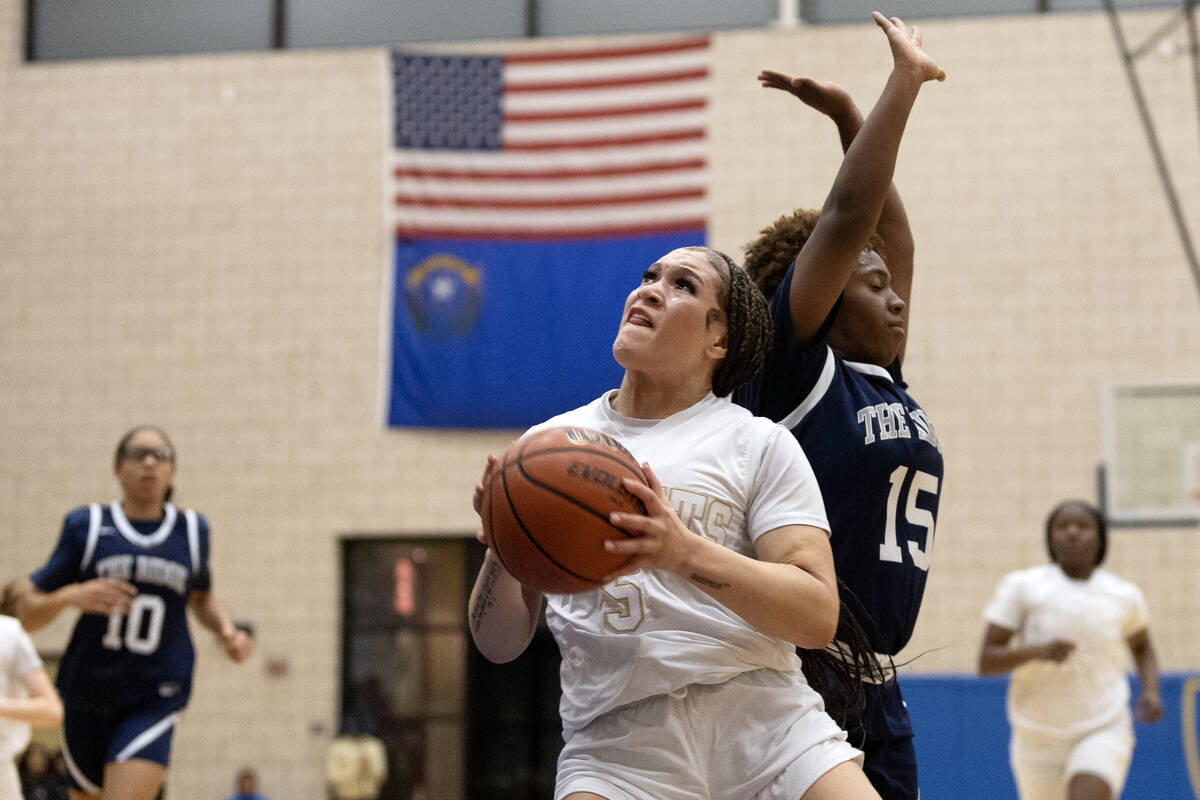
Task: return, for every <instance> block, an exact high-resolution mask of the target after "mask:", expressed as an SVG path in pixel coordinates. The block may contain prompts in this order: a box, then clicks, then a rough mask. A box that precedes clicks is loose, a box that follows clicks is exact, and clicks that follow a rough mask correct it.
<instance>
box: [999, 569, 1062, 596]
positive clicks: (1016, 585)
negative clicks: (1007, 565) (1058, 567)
mask: <svg viewBox="0 0 1200 800" xmlns="http://www.w3.org/2000/svg"><path fill="white" fill-rule="evenodd" d="M1054 572H1055V569H1054V565H1052V564H1038V565H1037V566H1035V567H1025V568H1024V569H1017V570H1013V571H1012V572H1010V573H1008V574H1007V575H1005V576H1004V577H1003V578H1001V579H1000V585H1001V586H1002V587H1005V588H1007V589H1009V590H1010V591H1011V590H1017V589H1024V588H1029V587H1035V586H1046V585H1048V583H1049V582H1050V581H1051V580H1053V577H1054Z"/></svg>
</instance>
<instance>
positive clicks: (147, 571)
mask: <svg viewBox="0 0 1200 800" xmlns="http://www.w3.org/2000/svg"><path fill="white" fill-rule="evenodd" d="M187 578H188V570H187V567H185V566H183V565H182V564H180V563H178V562H175V561H169V560H167V559H165V558H159V557H158V556H138V557H137V567H136V570H135V572H134V578H133V579H134V580H135V581H138V582H139V583H152V584H154V585H155V586H165V587H167V588H168V589H172V590H174V591H175V592H177V593H178V594H186V593H187Z"/></svg>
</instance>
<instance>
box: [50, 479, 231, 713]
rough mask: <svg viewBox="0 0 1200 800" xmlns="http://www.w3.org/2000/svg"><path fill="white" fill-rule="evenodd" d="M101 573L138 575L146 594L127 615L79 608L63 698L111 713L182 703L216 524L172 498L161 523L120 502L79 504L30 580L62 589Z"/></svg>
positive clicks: (62, 676) (65, 663)
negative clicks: (190, 615)
mask: <svg viewBox="0 0 1200 800" xmlns="http://www.w3.org/2000/svg"><path fill="white" fill-rule="evenodd" d="M98 577H106V578H116V579H119V580H123V581H128V582H129V583H132V584H133V585H134V586H136V587H137V595H136V596H135V597H134V598H133V602H132V605H131V606H130V609H129V611H128V613H126V614H111V615H108V616H105V615H101V614H80V615H79V619H78V621H77V622H76V623H75V629H74V631H73V632H72V633H71V640H70V642H69V643H68V644H67V650H66V653H64V654H63V658H62V662H61V663H60V664H59V668H58V690H59V693H60V694H61V695H62V699H63V704H64V705H66V706H67V707H68V708H79V709H108V710H111V709H115V708H125V707H127V706H129V705H136V704H138V703H142V702H146V701H149V700H152V699H154V700H164V699H171V698H174V699H176V700H177V707H178V708H182V707H183V706H184V705H186V704H187V699H188V696H189V695H190V693H191V686H192V667H193V664H194V662H195V651H194V649H193V647H192V638H191V634H190V633H189V631H188V620H187V602H188V597H189V595H190V594H191V592H192V590H195V589H199V590H207V589H208V588H209V587H210V583H211V579H210V576H209V570H208V523H207V522H206V521H205V519H204V517H203V516H201V515H200V514H197V513H196V512H195V511H190V510H188V511H184V510H180V509H177V508H175V506H173V505H171V504H170V503H168V504H166V506H165V508H164V514H163V518H162V519H161V520H154V521H141V520H129V519H126V517H125V514H124V512H123V511H122V510H121V505H120V503H116V502H114V503H112V504H111V505H109V506H100V505H98V504H93V505H91V506H85V507H83V508H77V509H75V510H74V511H72V512H70V513H69V514H67V516H66V519H64V520H63V528H62V534H61V535H60V536H59V540H58V545H57V546H56V547H55V549H54V552H53V553H51V555H50V559H49V561H47V562H46V564H45V566H43V567H42V568H41V569H39V570H37V571H36V572H34V573H33V574H32V575H31V576H30V579H31V580H32V581H33V585H34V586H36V587H37V588H38V589H40V590H41V591H43V592H52V591H54V590H55V589H58V588H61V587H63V586H66V585H68V584H71V583H81V582H83V581H88V580H91V579H92V578H98Z"/></svg>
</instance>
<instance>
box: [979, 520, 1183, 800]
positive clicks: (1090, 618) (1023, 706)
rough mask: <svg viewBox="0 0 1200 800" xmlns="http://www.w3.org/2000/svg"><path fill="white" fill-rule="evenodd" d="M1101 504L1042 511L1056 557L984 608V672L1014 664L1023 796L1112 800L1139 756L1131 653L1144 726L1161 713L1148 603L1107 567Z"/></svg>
mask: <svg viewBox="0 0 1200 800" xmlns="http://www.w3.org/2000/svg"><path fill="white" fill-rule="evenodd" d="M1107 545H1108V533H1107V526H1106V525H1105V522H1104V515H1103V514H1102V513H1101V512H1100V509H1098V508H1096V507H1095V506H1093V505H1091V504H1090V503H1085V502H1083V501H1082V500H1067V501H1065V502H1062V503H1059V504H1058V505H1057V506H1055V507H1054V509H1053V510H1052V511H1051V512H1050V515H1049V516H1048V517H1047V518H1046V550H1047V551H1048V552H1049V554H1050V562H1051V563H1049V564H1042V565H1040V566H1036V567H1030V568H1029V569H1022V570H1017V571H1016V572H1012V573H1009V574H1008V575H1007V576H1005V578H1004V579H1003V580H1002V581H1001V582H1000V585H999V586H998V587H997V588H996V593H995V596H994V597H993V598H992V601H991V603H990V604H989V605H988V607H987V609H986V611H985V612H984V619H986V620H987V629H986V631H985V632H984V638H983V645H982V647H981V648H980V652H979V672H980V673H981V674H983V675H997V674H1001V673H1004V672H1008V671H1010V670H1011V671H1012V680H1011V682H1010V683H1009V687H1008V718H1009V722H1010V723H1011V724H1012V729H1013V733H1012V742H1011V748H1010V759H1011V762H1012V768H1013V774H1014V776H1015V777H1016V781H1017V789H1018V791H1019V792H1020V795H1021V800H1066V798H1068V797H1069V798H1071V800H1113V798H1116V797H1119V796H1120V794H1121V788H1122V787H1123V786H1124V784H1125V776H1126V773H1127V771H1128V769H1129V762H1130V759H1131V758H1132V757H1133V741H1134V736H1133V720H1132V719H1131V715H1130V712H1129V681H1128V678H1127V677H1126V672H1127V671H1128V668H1129V664H1130V656H1132V660H1133V663H1134V664H1135V665H1136V667H1137V672H1138V677H1139V678H1140V679H1141V684H1142V690H1141V695H1140V696H1139V697H1138V700H1137V704H1136V707H1135V714H1136V716H1137V718H1138V720H1139V721H1141V722H1157V721H1158V720H1159V719H1161V718H1162V712H1163V708H1162V699H1161V698H1160V697H1159V694H1158V659H1157V657H1156V656H1155V654H1154V647H1153V646H1152V645H1151V644H1150V627H1149V614H1148V613H1147V610H1146V599H1145V597H1143V596H1142V592H1141V590H1140V589H1138V587H1137V586H1135V585H1133V584H1132V583H1130V582H1129V581H1126V580H1123V579H1122V578H1119V577H1117V576H1116V575H1114V574H1112V573H1111V572H1109V571H1107V570H1103V569H1100V563H1101V562H1102V561H1103V560H1104V554H1105V551H1106V550H1107Z"/></svg>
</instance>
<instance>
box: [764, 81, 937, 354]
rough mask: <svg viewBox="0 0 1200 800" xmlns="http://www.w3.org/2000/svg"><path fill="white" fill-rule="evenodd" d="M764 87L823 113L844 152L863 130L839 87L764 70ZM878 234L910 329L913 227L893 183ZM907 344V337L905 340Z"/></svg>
mask: <svg viewBox="0 0 1200 800" xmlns="http://www.w3.org/2000/svg"><path fill="white" fill-rule="evenodd" d="M758 78H759V80H760V81H761V82H762V85H763V86H765V87H768V88H772V89H779V90H781V91H785V92H787V93H788V94H791V95H793V96H795V97H797V98H799V99H800V100H801V101H802V102H803V103H804V104H805V105H807V106H809V107H810V108H813V109H815V110H816V111H819V112H821V113H822V114H824V115H825V116H827V117H829V119H830V120H832V121H833V124H834V125H835V126H836V127H837V132H838V138H839V139H840V140H841V143H842V152H843V153H845V152H847V151H848V150H849V149H850V145H851V143H853V142H854V137H855V136H857V135H858V132H859V130H860V129H861V128H862V124H863V117H862V112H861V111H859V110H858V106H857V105H855V103H854V100H853V98H851V97H850V94H849V93H848V92H847V91H846V90H845V89H843V88H842V87H841V86H838V85H837V84H836V83H830V82H827V81H825V82H823V81H816V80H813V79H812V78H807V77H796V78H794V77H792V76H790V75H785V74H784V73H782V72H775V71H774V70H763V72H762V73H760V74H759V76H758ZM875 231H876V233H878V234H879V236H880V238H881V239H883V244H882V246H881V247H880V256H882V258H883V261H884V263H885V264H887V267H888V271H889V272H890V273H891V275H892V289H893V290H894V291H895V292H896V294H898V295H899V296H900V299H901V300H903V301H904V310H903V311H902V312H901V316H903V317H904V328H905V330H906V331H907V330H908V329H909V327H908V323H909V309H910V307H911V306H912V276H913V251H914V249H915V246H914V242H913V233H912V227H911V226H910V225H909V222H908V212H907V211H905V210H904V203H903V201H902V200H901V199H900V192H899V190H897V189H896V184H895V182H892V183H891V184H890V185H889V186H888V189H887V193H886V194H885V195H884V198H883V208H882V210H881V211H880V212H879V221H878V222H877V223H876V224H875ZM905 342H907V337H905ZM899 357H900V360H901V361H903V360H904V345H903V344H902V345H901V346H900V354H899Z"/></svg>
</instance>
